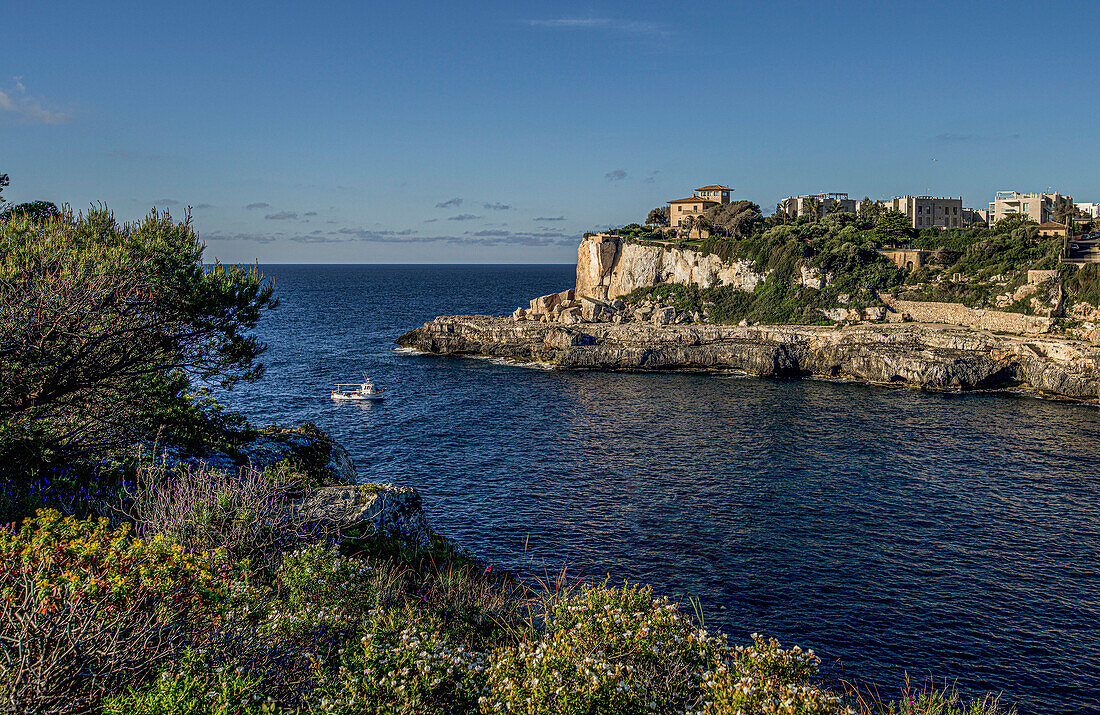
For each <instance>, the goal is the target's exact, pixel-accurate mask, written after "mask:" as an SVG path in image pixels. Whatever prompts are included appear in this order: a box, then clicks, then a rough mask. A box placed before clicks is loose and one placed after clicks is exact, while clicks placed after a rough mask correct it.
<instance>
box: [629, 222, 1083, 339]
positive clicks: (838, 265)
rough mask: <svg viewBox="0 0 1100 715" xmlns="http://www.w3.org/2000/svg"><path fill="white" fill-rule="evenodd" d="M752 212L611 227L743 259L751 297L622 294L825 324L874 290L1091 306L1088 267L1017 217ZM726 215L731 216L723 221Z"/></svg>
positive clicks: (1042, 308) (659, 291)
mask: <svg viewBox="0 0 1100 715" xmlns="http://www.w3.org/2000/svg"><path fill="white" fill-rule="evenodd" d="M740 204H748V202H740ZM758 215H759V214H758V209H757V208H756V207H755V205H752V204H748V205H738V206H734V205H732V204H731V205H729V207H725V206H719V207H713V208H711V209H710V210H708V211H707V212H705V213H704V214H703V215H702V216H700V217H699V218H698V219H696V220H694V221H693V225H692V226H691V227H690V228H691V229H703V232H704V233H703V234H702V235H704V236H705V237H702V238H700V237H696V238H688V237H687V236H688V232H687V231H686V230H684V229H661V228H660V227H659V226H645V227H643V226H639V225H637V224H631V225H630V226H626V227H623V228H621V229H615V230H613V231H612V233H615V234H617V235H619V236H622V237H623V238H624V239H625V240H629V241H643V242H648V241H660V242H663V243H665V244H667V245H672V246H676V247H681V248H692V249H695V250H699V251H702V252H704V253H708V254H714V255H717V256H719V257H720V258H722V259H723V260H727V261H738V260H740V261H748V262H750V263H751V264H752V266H753V268H754V270H755V271H757V272H758V273H761V274H766V275H767V279H766V280H765V281H764V282H762V283H761V284H759V285H758V286H757V287H756V289H755V291H754V292H753V293H751V294H746V293H743V292H741V291H737V290H735V289H732V288H728V287H717V288H710V289H697V288H693V287H687V286H673V285H663V286H657V287H654V288H649V289H642V290H640V291H638V292H636V293H635V294H634V295H632V296H631V299H632V300H638V299H642V298H644V297H647V296H653V297H658V298H661V299H663V300H671V301H672V302H673V304H674V305H675V307H677V309H680V310H688V311H699V312H700V313H702V314H709V315H710V316H711V318H712V319H713V320H716V321H717V322H724V323H732V322H738V321H741V320H746V321H749V322H761V323H821V322H829V321H828V320H827V319H826V318H825V315H824V313H823V311H824V310H828V309H833V308H841V307H847V308H851V307H868V306H875V305H882V303H881V301H880V300H879V294H880V293H881V292H889V293H891V294H893V295H895V296H897V297H899V298H902V299H907V300H933V301H943V302H958V303H963V304H965V305H968V306H970V307H975V308H993V309H997V310H1007V311H1015V312H1022V313H1028V314H1042V315H1045V314H1047V313H1048V312H1050V310H1051V309H1052V308H1056V303H1057V292H1058V290H1059V287H1060V289H1061V290H1062V291H1063V293H1064V296H1065V299H1066V302H1067V304H1073V303H1078V302H1083V303H1088V304H1091V305H1100V279H1098V278H1100V277H1098V274H1097V271H1096V270H1094V267H1093V266H1088V267H1086V268H1084V269H1080V270H1079V269H1077V268H1076V267H1074V266H1070V265H1065V264H1060V263H1059V253H1060V251H1061V248H1062V239H1061V238H1057V237H1049V238H1043V237H1041V236H1039V232H1038V227H1037V226H1036V225H1035V224H1034V223H1031V222H1028V221H1026V220H1022V219H1020V218H1018V217H1012V218H1009V219H1005V220H1004V221H1001V222H999V223H998V224H996V225H995V226H993V227H988V228H987V227H974V228H957V229H943V230H941V229H935V228H926V229H920V230H918V229H914V228H910V227H909V226H908V222H907V221H906V219H905V217H904V216H902V215H901V214H898V213H897V212H890V211H885V212H884V211H879V212H866V213H865V214H863V215H860V216H857V215H854V214H850V213H844V212H837V213H831V214H827V215H825V216H824V217H821V218H817V217H811V216H802V217H798V218H789V217H787V216H785V215H784V214H778V213H777V214H776V215H775V216H772V217H768V218H767V219H763V218H756V217H758ZM729 216H733V217H739V218H737V219H736V220H735V221H732V222H728V217H729ZM723 217H727V218H726V219H725V220H726V221H727V222H724V219H723ZM657 218H659V217H656V216H653V215H651V216H650V219H651V220H654V219H657ZM884 248H909V249H915V250H921V251H924V252H926V253H925V256H926V260H925V264H924V265H923V266H915V267H912V268H899V267H898V266H896V265H895V264H894V263H893V262H892V261H890V260H889V259H888V258H887V257H886V256H884V255H883V254H882V253H880V249H884ZM1053 268H1058V269H1059V270H1060V272H1061V275H1060V277H1059V280H1058V281H1057V282H1050V283H1049V284H1044V285H1041V286H1038V287H1036V288H1034V289H1031V288H1026V287H1025V286H1026V285H1027V283H1028V279H1027V271H1028V270H1036V269H1053ZM803 271H805V272H806V273H807V275H808V276H809V277H811V278H813V277H816V276H820V277H825V278H826V279H827V284H826V285H825V286H823V287H822V288H820V289H819V288H817V287H807V286H806V285H805V284H806V281H803V280H802V273H803ZM814 282H815V281H812V280H811V281H810V282H809V283H810V284H811V285H812V284H813V283H814ZM1021 287H1025V288H1024V289H1023V290H1021Z"/></svg>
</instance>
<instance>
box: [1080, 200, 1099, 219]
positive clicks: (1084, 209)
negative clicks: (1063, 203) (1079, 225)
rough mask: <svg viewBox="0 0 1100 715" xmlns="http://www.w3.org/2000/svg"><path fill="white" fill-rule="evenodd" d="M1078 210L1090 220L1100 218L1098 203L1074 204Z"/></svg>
mask: <svg viewBox="0 0 1100 715" xmlns="http://www.w3.org/2000/svg"><path fill="white" fill-rule="evenodd" d="M1074 206H1076V207H1077V210H1078V211H1080V212H1081V213H1083V214H1084V215H1086V216H1088V217H1089V218H1100V204H1097V203H1083V204H1082V203H1077V204H1074Z"/></svg>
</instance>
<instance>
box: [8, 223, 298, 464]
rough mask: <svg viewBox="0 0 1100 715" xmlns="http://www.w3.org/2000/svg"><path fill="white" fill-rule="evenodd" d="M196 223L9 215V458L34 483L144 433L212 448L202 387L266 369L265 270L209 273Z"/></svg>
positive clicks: (106, 454) (268, 295)
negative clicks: (198, 389) (261, 360)
mask: <svg viewBox="0 0 1100 715" xmlns="http://www.w3.org/2000/svg"><path fill="white" fill-rule="evenodd" d="M202 251H203V246H202V244H201V243H200V242H199V240H198V237H197V236H196V234H195V231H194V229H193V227H192V226H191V224H190V218H189V217H186V218H185V219H184V220H183V221H182V222H176V221H173V220H172V218H171V217H170V216H169V215H168V214H167V213H164V214H161V213H157V212H153V213H151V214H150V215H149V216H148V217H146V218H145V219H144V220H143V221H141V222H139V223H136V224H132V225H120V224H119V223H118V222H117V221H116V220H115V218H114V215H113V214H112V213H111V212H110V211H108V210H107V209H105V208H93V209H91V210H89V211H88V212H87V214H78V215H74V214H73V213H72V211H70V210H68V209H66V210H65V211H64V212H62V213H60V214H56V215H55V214H50V213H49V212H47V214H45V215H41V216H38V215H33V214H31V213H27V212H17V213H15V214H14V215H13V216H11V217H9V218H7V219H5V220H0V461H2V462H3V463H4V464H5V465H6V466H7V467H8V469H9V471H15V472H18V473H20V474H21V475H22V476H23V477H25V478H26V479H28V480H29V479H31V478H37V477H40V476H50V475H51V474H52V473H53V472H54V471H56V470H57V469H58V468H59V467H64V468H66V469H71V468H72V467H74V466H75V465H78V464H90V463H98V462H99V461H100V460H103V459H104V458H110V457H117V456H119V453H120V452H122V451H124V450H126V449H127V448H129V447H130V446H131V445H133V444H135V443H136V442H137V441H139V440H142V439H145V440H149V441H152V440H154V439H158V438H159V439H160V440H161V442H162V444H163V443H166V442H168V441H174V442H178V443H182V444H185V445H186V444H187V443H190V444H192V445H195V446H207V445H208V444H209V443H210V442H211V436H212V433H213V432H215V431H217V430H216V429H215V428H216V427H219V426H222V425H220V423H219V422H218V420H217V419H215V417H216V416H215V415H212V414H211V413H210V411H209V410H207V409H204V405H203V404H202V403H201V402H196V401H193V400H192V399H191V393H192V392H193V391H194V388H193V385H195V384H207V385H217V386H220V387H224V388H228V387H230V386H232V385H233V384H234V383H236V382H238V381H240V380H253V379H256V378H258V377H259V376H260V375H261V374H262V366H261V365H260V364H258V363H257V362H256V359H257V358H258V356H259V355H260V354H261V353H262V352H263V350H264V345H263V344H262V343H261V342H260V341H259V340H257V339H256V338H255V337H254V336H253V335H252V334H251V333H250V331H251V330H252V328H253V327H254V326H255V325H256V323H257V321H258V320H259V318H260V315H261V314H262V312H263V311H265V310H267V309H269V308H272V307H274V306H275V304H276V301H275V299H274V296H273V292H272V286H271V284H270V282H269V281H267V280H266V279H264V277H263V276H262V275H260V274H259V272H258V271H255V270H245V269H239V268H229V269H227V268H224V267H222V266H220V265H215V266H213V267H210V268H207V267H205V266H204V265H203V263H202Z"/></svg>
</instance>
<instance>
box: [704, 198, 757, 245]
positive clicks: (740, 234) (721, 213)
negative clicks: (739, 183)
mask: <svg viewBox="0 0 1100 715" xmlns="http://www.w3.org/2000/svg"><path fill="white" fill-rule="evenodd" d="M701 218H702V219H703V224H704V226H705V227H707V229H708V230H711V231H713V232H715V233H718V234H720V235H723V236H729V237H730V238H744V237H747V236H751V235H752V234H753V233H754V232H755V231H756V230H757V229H759V228H760V227H761V226H763V225H764V217H763V216H762V215H761V214H760V207H759V206H757V205H756V204H754V203H753V202H751V201H733V202H731V203H728V204H718V205H717V206H711V207H710V208H709V209H707V210H706V211H704V212H703V213H702V216H701Z"/></svg>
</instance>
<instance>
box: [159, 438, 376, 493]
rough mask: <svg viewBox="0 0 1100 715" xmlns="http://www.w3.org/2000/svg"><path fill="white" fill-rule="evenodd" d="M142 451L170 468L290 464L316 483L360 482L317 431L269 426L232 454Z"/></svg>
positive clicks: (340, 451) (343, 454) (342, 454)
mask: <svg viewBox="0 0 1100 715" xmlns="http://www.w3.org/2000/svg"><path fill="white" fill-rule="evenodd" d="M143 451H145V452H147V454H148V457H149V458H151V459H152V460H153V461H155V462H156V463H158V464H161V465H162V466H164V467H166V468H168V469H173V468H175V467H177V466H183V465H186V466H191V467H205V468H206V469H211V470H214V471H220V472H235V471H236V470H238V469H240V468H241V467H252V468H253V469H257V470H260V471H263V470H265V469H269V468H271V467H274V466H275V465H277V464H280V463H289V464H291V465H293V466H295V467H297V468H298V469H299V470H302V471H303V472H304V473H305V476H306V477H307V478H309V479H313V480H315V481H317V482H325V483H338V484H354V483H355V482H356V481H357V479H358V476H357V475H356V472H355V463H354V462H352V460H351V456H350V455H349V454H348V451H347V450H346V449H344V448H343V447H342V446H340V445H339V444H337V443H336V442H334V441H333V440H332V439H331V438H329V437H328V436H327V435H326V434H324V433H323V432H321V431H320V430H318V429H316V428H312V429H309V428H304V427H268V428H266V429H263V430H261V431H259V432H258V433H257V434H256V436H255V438H253V439H252V440H251V441H249V442H245V443H243V444H238V445H236V446H235V448H234V449H233V451H232V452H227V451H225V450H223V449H210V450H208V451H206V452H204V453H202V454H198V455H189V454H183V453H181V452H180V450H179V449H177V448H174V447H164V446H161V445H155V444H151V443H149V444H146V445H143Z"/></svg>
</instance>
